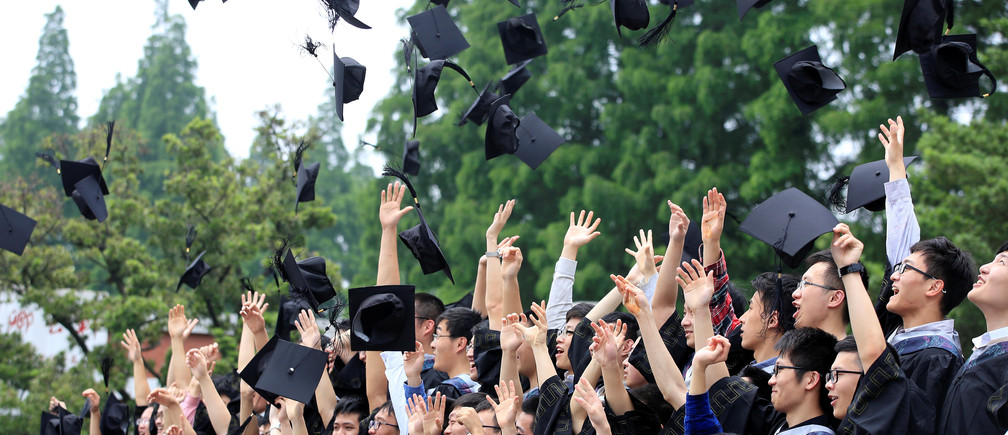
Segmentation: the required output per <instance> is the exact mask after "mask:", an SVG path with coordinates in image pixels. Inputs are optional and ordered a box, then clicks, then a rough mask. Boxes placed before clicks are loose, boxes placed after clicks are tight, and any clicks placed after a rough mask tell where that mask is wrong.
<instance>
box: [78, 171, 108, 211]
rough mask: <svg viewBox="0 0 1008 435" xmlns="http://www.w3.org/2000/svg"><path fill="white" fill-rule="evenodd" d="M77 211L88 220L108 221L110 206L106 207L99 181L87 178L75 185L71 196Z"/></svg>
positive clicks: (90, 177)
mask: <svg viewBox="0 0 1008 435" xmlns="http://www.w3.org/2000/svg"><path fill="white" fill-rule="evenodd" d="M70 197H71V198H73V201H74V204H77V209H78V210H80V213H81V215H82V216H84V217H85V218H86V219H88V220H97V221H98V222H105V220H106V219H108V206H107V205H105V196H104V195H102V192H101V187H100V186H99V185H98V181H97V180H95V178H94V177H92V176H90V175H89V176H87V177H85V178H84V179H83V180H80V181H78V182H77V184H75V185H74V191H73V193H72V194H71V195H70Z"/></svg>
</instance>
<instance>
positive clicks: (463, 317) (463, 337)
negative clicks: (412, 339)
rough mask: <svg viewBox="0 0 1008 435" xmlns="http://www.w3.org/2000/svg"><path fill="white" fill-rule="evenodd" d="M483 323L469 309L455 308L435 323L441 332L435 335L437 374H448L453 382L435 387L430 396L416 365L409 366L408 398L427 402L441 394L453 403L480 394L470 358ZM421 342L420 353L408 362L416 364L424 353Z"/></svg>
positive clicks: (413, 355) (406, 388) (407, 379)
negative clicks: (474, 334) (476, 329)
mask: <svg viewBox="0 0 1008 435" xmlns="http://www.w3.org/2000/svg"><path fill="white" fill-rule="evenodd" d="M479 322H480V315H479V314H478V313H477V312H475V311H473V310H472V309H469V308H462V307H455V308H450V309H448V310H445V312H444V313H441V315H440V316H438V317H437V319H435V324H437V329H436V330H435V333H434V341H433V347H434V370H440V371H443V372H445V373H447V374H448V376H450V378H449V379H448V380H446V381H444V382H442V383H441V384H439V385H436V386H433V387H431V388H432V390H431V391H430V393H428V391H427V389H426V388H425V386H424V383H423V380H422V379H421V378H420V373H419V370H416V368H417V365H416V364H408V363H407V364H406V365H405V368H406V387H405V394H406V397H407V398H410V397H413V395H414V394H418V395H420V397H424V398H426V397H427V395H428V394H433V393H434V392H440V393H441V394H443V395H444V396H445V397H447V398H449V399H457V398H458V397H460V396H462V395H463V394H468V393H471V392H474V391H477V390H478V389H479V388H480V384H479V383H477V382H476V381H473V380H472V377H471V376H470V371H469V358H468V357H467V356H466V352H467V347H468V346H469V343H470V342H471V341H472V329H473V327H474V326H476V324H478V323H479ZM419 344H420V343H419V342H417V345H418V346H417V352H409V353H410V354H411V355H408V356H407V357H406V358H407V359H408V360H412V359H414V358H416V355H415V354H416V353H419V352H422V350H423V349H422V348H421V347H420V346H419Z"/></svg>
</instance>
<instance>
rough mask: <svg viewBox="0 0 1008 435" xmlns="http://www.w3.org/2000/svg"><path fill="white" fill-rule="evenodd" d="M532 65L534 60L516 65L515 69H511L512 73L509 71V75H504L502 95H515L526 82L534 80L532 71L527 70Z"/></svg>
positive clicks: (502, 78)
mask: <svg viewBox="0 0 1008 435" xmlns="http://www.w3.org/2000/svg"><path fill="white" fill-rule="evenodd" d="M530 63H532V59H529V60H526V61H524V62H521V63H519V64H518V65H515V67H514V68H511V71H508V73H507V74H504V77H501V93H502V94H503V95H507V94H511V95H514V93H515V92H518V89H519V88H521V87H522V85H524V84H525V82H527V81H529V79H530V78H532V71H529V70H528V68H526V67H527V66H528V64H530Z"/></svg>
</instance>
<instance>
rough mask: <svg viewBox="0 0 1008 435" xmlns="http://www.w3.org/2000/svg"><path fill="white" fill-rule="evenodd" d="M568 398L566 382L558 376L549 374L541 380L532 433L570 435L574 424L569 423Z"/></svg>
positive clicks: (537, 434)
mask: <svg viewBox="0 0 1008 435" xmlns="http://www.w3.org/2000/svg"><path fill="white" fill-rule="evenodd" d="M570 398H571V393H570V392H569V390H568V389H567V384H565V383H564V382H563V380H562V379H560V377H559V376H550V377H549V378H547V379H546V380H545V381H543V384H542V387H540V388H539V407H538V408H536V419H535V428H534V429H533V433H534V434H535V435H547V434H556V435H571V434H572V433H573V431H574V426H573V424H572V423H571V413H570ZM585 423H586V424H587V425H590V423H589V422H585Z"/></svg>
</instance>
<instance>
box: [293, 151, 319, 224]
mask: <svg viewBox="0 0 1008 435" xmlns="http://www.w3.org/2000/svg"><path fill="white" fill-rule="evenodd" d="M320 166H321V163H319V162H315V163H309V164H301V165H300V166H299V167H298V171H297V202H295V203H294V213H295V214H297V208H298V204H300V203H302V202H309V201H314V200H315V179H316V178H318V174H319V167H320Z"/></svg>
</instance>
